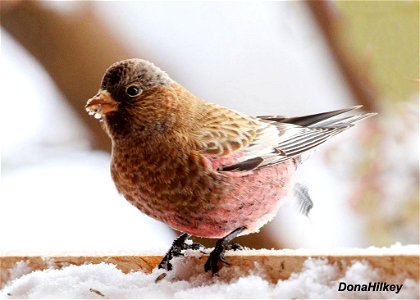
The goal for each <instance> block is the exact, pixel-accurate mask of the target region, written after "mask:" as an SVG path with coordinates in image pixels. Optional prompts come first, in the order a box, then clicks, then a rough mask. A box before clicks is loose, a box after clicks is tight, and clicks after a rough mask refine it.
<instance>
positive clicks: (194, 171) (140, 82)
mask: <svg viewBox="0 0 420 300" xmlns="http://www.w3.org/2000/svg"><path fill="white" fill-rule="evenodd" d="M357 108H359V107H351V108H348V109H342V110H336V111H331V112H325V113H319V114H315V115H309V116H302V117H291V118H288V117H281V116H261V117H250V116H247V115H245V114H242V113H240V112H237V111H234V110H232V109H229V108H226V107H223V106H220V105H217V104H214V103H210V102H207V101H205V100H203V99H201V98H198V97H196V96H194V95H193V94H192V93H190V92H189V91H188V90H187V89H185V88H184V87H182V86H181V85H180V84H178V83H177V82H175V81H174V80H172V79H171V78H170V77H169V76H168V75H167V74H166V73H165V72H164V71H162V70H160V69H159V68H158V67H156V66H155V65H153V64H152V63H150V62H148V61H145V60H141V59H128V60H123V61H120V62H116V63H114V64H113V65H111V66H110V67H109V68H108V69H107V70H106V73H105V75H104V77H103V79H102V83H101V87H100V89H99V91H98V93H97V94H96V95H95V96H94V97H93V98H91V99H89V100H88V102H87V104H86V110H87V111H88V112H89V113H90V114H93V115H94V116H95V117H96V118H98V119H100V120H102V121H103V123H102V124H103V127H104V129H105V130H106V132H107V133H108V135H109V137H110V138H111V140H112V161H111V175H112V178H113V180H114V182H115V185H116V187H117V189H118V191H119V192H120V193H121V194H122V195H124V197H125V198H126V199H127V200H128V201H129V202H130V203H132V204H133V205H134V206H136V207H137V208H138V209H140V210H141V211H142V212H144V213H145V214H147V215H149V216H151V217H153V218H155V219H157V220H159V221H162V222H164V223H165V224H168V225H169V226H171V227H172V228H174V229H176V230H179V231H181V232H183V233H184V234H182V235H181V236H179V237H178V238H177V239H176V240H175V241H174V243H173V245H172V247H171V249H170V250H169V252H168V253H167V255H166V256H165V258H164V260H163V261H162V263H161V264H160V267H163V268H166V269H170V268H171V265H170V262H169V261H170V259H171V258H172V256H176V255H179V254H181V251H182V250H183V249H187V248H189V247H194V246H195V244H193V245H191V244H189V245H187V243H186V239H187V238H188V237H190V236H191V235H194V236H199V237H207V238H218V239H219V240H218V241H217V243H216V247H215V248H214V250H213V251H212V252H211V254H210V257H209V259H208V260H207V262H206V264H205V270H206V271H207V270H212V272H213V273H214V272H217V270H218V266H217V265H218V262H219V261H224V259H223V251H224V250H225V249H226V248H228V247H229V245H231V244H230V242H231V240H232V239H233V238H235V237H236V236H238V235H245V234H249V233H252V232H256V231H258V230H259V229H260V228H261V227H262V226H263V225H264V224H266V223H267V222H268V221H270V220H271V219H272V218H273V217H274V216H275V214H276V212H277V210H278V208H279V205H280V204H281V203H282V202H284V199H285V198H287V196H288V194H289V192H290V190H291V189H292V188H293V177H294V173H295V171H296V167H297V166H298V165H299V164H300V163H301V162H302V160H303V158H304V157H306V156H307V154H308V152H310V151H311V150H312V149H313V148H315V147H316V146H318V145H320V144H322V143H323V142H325V141H326V140H327V139H329V138H330V137H332V136H334V135H336V134H338V133H340V132H343V131H345V130H346V129H348V128H350V127H352V126H353V125H354V124H355V123H356V122H358V121H360V120H362V119H365V118H367V117H370V116H372V115H373V114H359V115H350V116H346V117H337V116H338V115H341V114H343V113H346V112H349V111H352V110H355V109H357Z"/></svg>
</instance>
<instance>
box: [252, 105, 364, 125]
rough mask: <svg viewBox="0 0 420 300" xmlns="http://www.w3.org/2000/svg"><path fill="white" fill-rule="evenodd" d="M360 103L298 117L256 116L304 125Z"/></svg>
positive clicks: (335, 114) (332, 115)
mask: <svg viewBox="0 0 420 300" xmlns="http://www.w3.org/2000/svg"><path fill="white" fill-rule="evenodd" d="M361 107H362V105H357V106H353V107H349V108H344V109H339V110H333V111H329V112H324V113H318V114H314V115H307V116H300V117H284V116H259V117H258V118H260V119H262V120H267V121H274V122H279V123H289V124H294V125H299V126H304V127H309V126H314V125H316V124H318V123H320V122H323V121H325V120H328V119H331V118H333V117H335V116H338V115H341V114H344V113H346V112H349V111H352V110H356V109H359V108H361Z"/></svg>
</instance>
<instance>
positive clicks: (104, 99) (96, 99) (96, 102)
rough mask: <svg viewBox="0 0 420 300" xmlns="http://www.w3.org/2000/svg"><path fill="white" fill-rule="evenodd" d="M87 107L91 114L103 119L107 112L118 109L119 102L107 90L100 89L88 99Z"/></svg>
mask: <svg viewBox="0 0 420 300" xmlns="http://www.w3.org/2000/svg"><path fill="white" fill-rule="evenodd" d="M85 108H86V111H87V112H88V113H89V115H94V116H95V118H96V119H101V118H102V117H103V116H104V115H105V114H107V113H109V112H111V111H116V110H117V109H118V103H117V101H115V99H114V98H113V97H112V96H111V94H110V93H109V92H108V91H107V90H99V92H98V93H97V94H96V95H95V96H93V97H92V98H90V99H89V100H88V101H87V103H86V105H85Z"/></svg>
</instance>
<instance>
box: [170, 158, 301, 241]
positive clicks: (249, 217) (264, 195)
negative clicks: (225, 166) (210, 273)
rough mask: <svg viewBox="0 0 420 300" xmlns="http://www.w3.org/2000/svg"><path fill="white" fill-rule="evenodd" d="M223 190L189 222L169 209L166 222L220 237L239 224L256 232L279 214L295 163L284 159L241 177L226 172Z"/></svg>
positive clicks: (289, 187) (198, 233)
mask: <svg viewBox="0 0 420 300" xmlns="http://www.w3.org/2000/svg"><path fill="white" fill-rule="evenodd" d="M226 173H227V175H228V176H227V177H225V178H224V179H223V185H222V187H223V188H221V190H220V191H214V192H213V193H212V195H211V198H210V199H209V201H208V205H203V206H202V207H201V208H200V209H198V210H196V211H192V212H191V213H190V214H189V215H188V217H187V218H188V224H186V223H185V222H179V221H178V220H180V218H184V219H185V216H179V215H177V213H176V212H175V211H172V212H169V213H168V214H167V215H166V217H165V221H164V222H165V223H167V224H168V225H170V226H171V227H173V228H175V229H177V230H179V231H181V232H186V233H189V234H192V235H194V236H200V237H208V238H221V237H224V236H226V235H227V234H229V233H230V232H232V231H233V230H235V229H236V228H238V227H241V226H246V227H247V230H245V231H244V232H242V235H244V234H248V233H252V232H256V231H258V230H259V229H260V228H261V227H262V226H263V225H265V224H266V223H267V222H269V221H270V220H271V219H272V218H273V217H274V216H275V215H276V213H277V210H278V208H279V205H280V204H281V203H283V202H284V200H285V199H286V198H287V196H288V194H289V191H290V189H291V187H292V179H293V175H294V173H295V167H294V165H293V163H290V162H285V163H281V164H278V165H275V166H270V167H265V168H261V169H259V170H257V171H253V172H250V173H249V174H248V175H245V176H240V175H238V174H240V172H238V173H235V172H226Z"/></svg>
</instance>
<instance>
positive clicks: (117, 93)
mask: <svg viewBox="0 0 420 300" xmlns="http://www.w3.org/2000/svg"><path fill="white" fill-rule="evenodd" d="M172 83H173V81H172V80H171V79H170V77H169V76H168V74H166V73H165V72H164V71H162V70H161V69H159V68H158V67H156V66H155V65H154V64H152V63H151V62H148V61H145V60H142V59H138V58H133V59H127V60H123V61H119V62H116V63H114V64H112V65H111V66H110V67H109V68H108V69H107V70H106V72H105V75H104V77H103V78H102V83H101V87H100V89H99V91H98V93H97V94H96V95H95V96H94V97H92V98H90V99H89V100H88V101H87V103H86V106H85V107H86V111H87V112H88V113H89V114H90V115H93V116H95V118H97V119H100V120H104V121H105V124H106V127H107V128H108V129H111V131H112V128H110V127H118V128H123V127H124V128H125V129H128V128H129V127H131V128H134V127H136V126H137V127H138V128H137V129H139V128H140V129H141V128H145V126H147V123H153V124H155V126H158V127H159V126H161V127H162V124H161V123H162V122H165V120H161V119H159V118H155V116H154V114H155V113H156V111H159V110H161V109H162V107H163V106H165V105H167V103H163V102H164V101H163V99H161V98H165V96H162V94H163V95H164V94H165V92H164V91H165V89H167V88H169V87H170V85H171V84H172ZM159 95H160V97H159ZM160 115H162V114H160ZM122 123H124V124H122Z"/></svg>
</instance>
